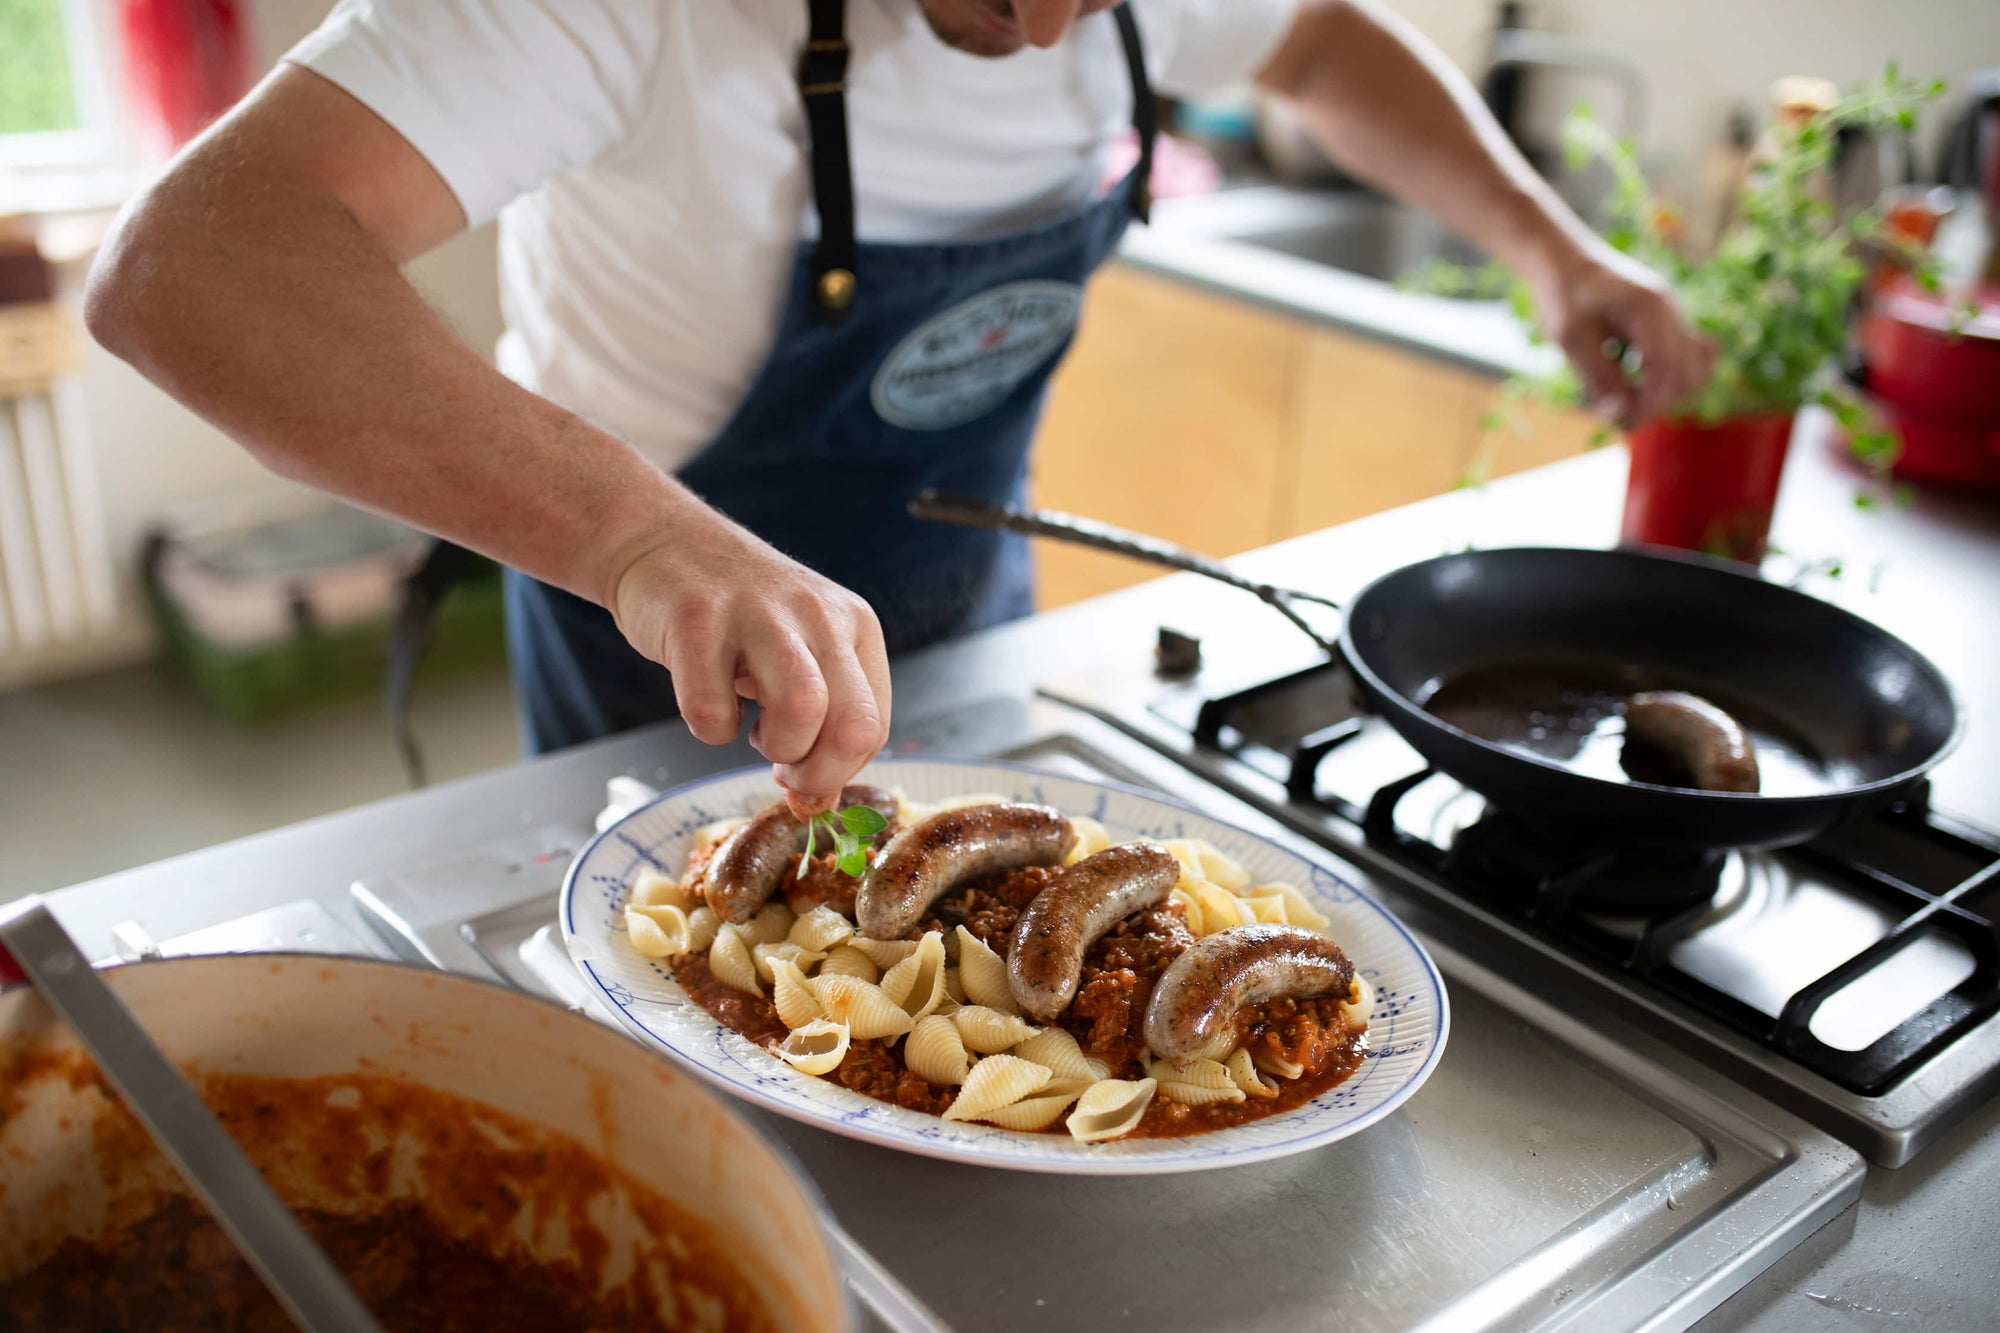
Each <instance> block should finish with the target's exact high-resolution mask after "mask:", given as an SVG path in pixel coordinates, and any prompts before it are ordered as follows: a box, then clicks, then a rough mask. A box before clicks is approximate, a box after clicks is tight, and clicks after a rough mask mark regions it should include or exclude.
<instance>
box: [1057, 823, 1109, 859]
mask: <svg viewBox="0 0 2000 1333" xmlns="http://www.w3.org/2000/svg"><path fill="white" fill-rule="evenodd" d="M1069 826H1070V827H1071V828H1073V829H1075V830H1076V846H1074V847H1072V848H1070V849H1069V855H1068V856H1065V857H1064V858H1063V864H1064V865H1066V866H1073V865H1075V864H1076V863H1077V862H1078V861H1081V860H1082V859H1083V858H1084V857H1086V856H1095V855H1097V854H1098V853H1099V852H1101V851H1103V850H1104V849H1105V848H1106V847H1109V846H1110V845H1111V835H1110V834H1109V833H1107V832H1105V831H1104V825H1102V824H1100V823H1098V822H1097V821H1096V820H1094V819H1092V818H1091V817H1090V816H1089V815H1071V816H1070V817H1069Z"/></svg>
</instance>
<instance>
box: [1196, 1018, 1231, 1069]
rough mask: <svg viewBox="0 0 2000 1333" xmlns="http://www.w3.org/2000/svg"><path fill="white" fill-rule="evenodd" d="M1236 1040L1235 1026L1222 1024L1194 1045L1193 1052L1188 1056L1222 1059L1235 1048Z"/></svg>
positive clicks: (1203, 1058) (1197, 1058)
mask: <svg viewBox="0 0 2000 1333" xmlns="http://www.w3.org/2000/svg"><path fill="white" fill-rule="evenodd" d="M1236 1042H1237V1032H1236V1028H1235V1026H1234V1025H1233V1024H1224V1025H1223V1026H1222V1027H1220V1028H1217V1029H1216V1032H1215V1035H1214V1036H1212V1037H1210V1038H1209V1039H1208V1040H1207V1041H1205V1042H1203V1043H1202V1044H1201V1045H1200V1046H1198V1047H1196V1048H1195V1052H1194V1054H1193V1055H1192V1056H1190V1057H1189V1058H1190V1059H1194V1060H1221V1059H1224V1058H1226V1057H1227V1056H1228V1054H1229V1053H1230V1052H1231V1051H1233V1050H1235V1049H1236Z"/></svg>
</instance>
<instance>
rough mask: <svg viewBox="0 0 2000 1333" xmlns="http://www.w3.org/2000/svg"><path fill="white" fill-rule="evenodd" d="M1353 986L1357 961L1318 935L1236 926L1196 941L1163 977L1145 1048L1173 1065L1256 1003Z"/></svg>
mask: <svg viewBox="0 0 2000 1333" xmlns="http://www.w3.org/2000/svg"><path fill="white" fill-rule="evenodd" d="M1353 988H1354V964H1353V963H1352V962H1350V961H1348V958H1347V955H1346V954H1345V953H1343V952H1341V948H1340V946H1339V945H1338V944H1335V943H1334V942H1333V941H1332V940H1330V939H1328V938H1327V937H1326V936H1324V935H1321V934H1320V933H1318V932H1317V931H1311V930H1307V929H1305V928H1304V927H1303V926H1281V925H1274V924H1259V925H1254V926H1231V927H1229V928H1228V929H1227V930H1218V931H1216V932H1215V933H1214V934H1213V935H1205V936H1203V937H1202V938H1201V939H1199V940H1197V941H1195V943H1194V947H1193V948H1191V949H1188V950H1187V951H1186V952H1184V953H1183V954H1181V956H1180V957H1178V958H1176V959H1174V961H1173V962H1172V963H1169V964H1168V965H1167V970H1166V971H1165V972H1163V973H1161V974H1160V980H1159V984H1157V985H1156V986H1154V987H1153V998H1152V1000H1151V1001H1150V1002H1149V1003H1148V1004H1147V1006H1146V1045H1148V1046H1150V1047H1151V1048H1152V1050H1153V1053H1154V1054H1155V1055H1160V1056H1164V1057H1165V1058H1167V1059H1169V1060H1186V1059H1192V1058H1194V1057H1195V1056H1197V1055H1199V1054H1201V1053H1202V1052H1203V1051H1204V1050H1205V1049H1208V1048H1209V1047H1210V1045H1211V1043H1212V1042H1214V1041H1215V1039H1216V1037H1217V1035H1218V1034H1220V1033H1221V1032H1222V1031H1223V1030H1224V1029H1226V1028H1231V1027H1235V1026H1237V1025H1238V1024H1239V1023H1240V1022H1241V1020H1242V1015H1243V1012H1244V1011H1245V1010H1246V1009H1249V1008H1251V1007H1253V1006H1255V1005H1260V1004H1264V1003H1266V1002H1267V1001H1270V1000H1285V999H1291V1000H1309V999H1313V998H1315V997H1317V996H1321V995H1343V996H1344V995H1346V994H1348V993H1349V992H1350V991H1352V990H1353Z"/></svg>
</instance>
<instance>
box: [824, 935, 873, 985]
mask: <svg viewBox="0 0 2000 1333" xmlns="http://www.w3.org/2000/svg"><path fill="white" fill-rule="evenodd" d="M819 975H820V976H823V977H831V976H845V977H859V978H861V979H862V980H863V981H868V982H873V981H874V980H876V979H877V978H878V977H880V976H881V975H882V970H881V969H880V968H878V967H876V966H875V964H874V963H873V962H871V961H870V960H869V957H868V955H867V954H865V953H863V952H861V950H859V949H857V948H855V947H854V946H853V945H851V944H837V945H835V946H834V947H833V949H832V951H831V952H829V953H828V954H827V956H826V961H825V962H823V963H821V964H820V965H819Z"/></svg>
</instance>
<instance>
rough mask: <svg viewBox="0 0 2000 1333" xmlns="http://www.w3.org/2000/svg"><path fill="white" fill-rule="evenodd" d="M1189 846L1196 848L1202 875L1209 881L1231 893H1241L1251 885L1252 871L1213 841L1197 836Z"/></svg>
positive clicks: (1196, 858)
mask: <svg viewBox="0 0 2000 1333" xmlns="http://www.w3.org/2000/svg"><path fill="white" fill-rule="evenodd" d="M1188 846H1189V847H1191V848H1193V849H1194V855H1195V862H1196V864H1197V865H1199V866H1200V867H1201V877H1202V878H1203V879H1205V880H1207V881H1208V882H1209V883H1211V884H1213V885H1215V886H1216V887H1217V888H1220V889H1224V890H1226V891H1227V892H1230V893H1241V892H1243V891H1244V890H1245V889H1247V888H1249V887H1250V872H1249V871H1247V870H1245V869H1244V868H1243V867H1242V866H1240V865H1238V864H1237V863H1236V861H1235V860H1234V858H1232V857H1230V856H1229V855H1228V854H1226V853H1225V852H1223V851H1222V850H1221V849H1220V848H1218V847H1216V846H1215V845H1214V844H1213V843H1207V842H1203V841H1202V840H1201V839H1200V838H1195V839H1192V840H1190V842H1189V843H1188Z"/></svg>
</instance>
